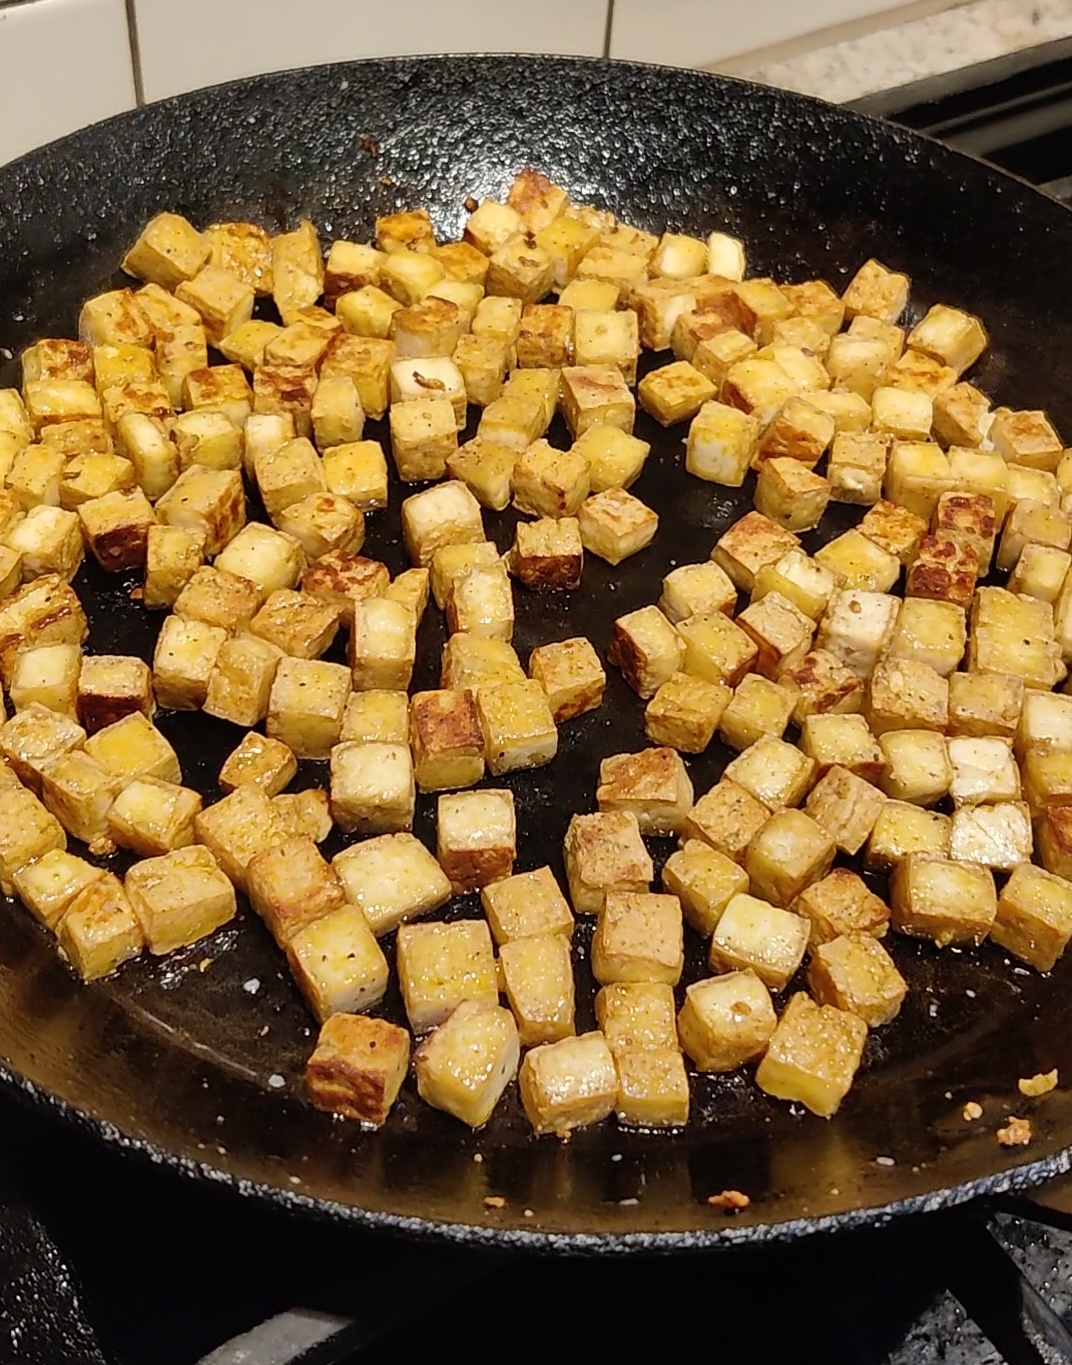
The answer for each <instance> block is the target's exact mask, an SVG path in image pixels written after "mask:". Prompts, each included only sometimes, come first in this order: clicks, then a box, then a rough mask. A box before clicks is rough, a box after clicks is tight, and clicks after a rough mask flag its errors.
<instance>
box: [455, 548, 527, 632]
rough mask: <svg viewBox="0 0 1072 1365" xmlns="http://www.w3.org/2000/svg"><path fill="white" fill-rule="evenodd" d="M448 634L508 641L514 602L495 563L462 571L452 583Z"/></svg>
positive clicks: (501, 568)
mask: <svg viewBox="0 0 1072 1365" xmlns="http://www.w3.org/2000/svg"><path fill="white" fill-rule="evenodd" d="M447 625H448V627H449V629H450V631H451V633H452V634H453V633H455V632H457V631H462V632H464V633H466V634H468V635H477V636H484V637H488V638H491V639H497V640H509V639H511V638H512V636H513V633H514V599H513V593H512V591H511V587H510V578H509V576H508V574H507V572H506V568H505V566H504V565H503V564H502V563H500V562H498V561H497V562H496V563H495V564H489V565H486V566H485V565H477V566H476V567H474V568H471V569H466V570H465V571H464V572H463V573H460V574H459V575H458V577H457V578H456V579H455V580H454V584H453V587H452V591H451V594H450V600H449V602H448V603H447Z"/></svg>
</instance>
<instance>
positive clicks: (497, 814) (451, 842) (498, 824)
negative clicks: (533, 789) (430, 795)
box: [436, 791, 517, 893]
mask: <svg viewBox="0 0 1072 1365" xmlns="http://www.w3.org/2000/svg"><path fill="white" fill-rule="evenodd" d="M516 856H517V822H516V817H515V814H514V798H513V794H512V793H511V792H508V791H479V792H458V793H456V794H454V795H450V796H441V797H440V798H439V802H438V806H437V811H436V857H437V858H438V859H439V863H440V866H441V867H442V868H443V870H444V872H446V874H447V876H448V877H449V878H450V882H451V887H452V889H453V890H454V891H455V892H456V893H458V892H463V891H475V890H476V889H478V888H479V887H482V886H487V884H488V883H489V882H497V881H499V880H500V879H502V878H508V877H509V876H510V874H511V873H512V872H513V870H514V859H515V857H516Z"/></svg>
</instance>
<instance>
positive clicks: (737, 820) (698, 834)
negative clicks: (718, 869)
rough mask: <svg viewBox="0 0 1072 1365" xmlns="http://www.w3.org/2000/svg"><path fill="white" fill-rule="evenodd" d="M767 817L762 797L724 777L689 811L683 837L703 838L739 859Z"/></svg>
mask: <svg viewBox="0 0 1072 1365" xmlns="http://www.w3.org/2000/svg"><path fill="white" fill-rule="evenodd" d="M753 747H754V746H753ZM769 819H770V811H769V810H768V809H767V807H766V806H765V805H764V804H763V803H762V801H759V800H757V798H756V797H754V796H753V795H752V793H751V792H750V791H747V790H746V789H745V788H744V787H742V786H739V785H738V784H737V783H736V782H734V781H733V780H732V779H731V778H726V777H723V778H722V779H721V781H719V782H718V783H716V785H715V786H713V787H712V788H711V790H710V791H709V792H707V793H706V794H705V795H703V796H701V797H700V799H699V801H697V802H696V804H695V805H694V806H693V808H692V810H690V811H689V813H688V815H687V816H686V818H685V826H684V829H683V830H682V838H683V839H685V840H690V839H700V840H703V842H704V843H707V844H709V845H710V846H711V847H712V848H713V849H716V850H717V851H718V852H719V853H724V854H725V855H726V857H728V858H730V859H732V861H733V862H737V863H740V862H743V861H744V856H745V852H746V851H747V849H748V845H749V844H750V843H751V842H752V840H753V838H755V836H756V834H757V833H758V832H759V830H760V829H761V828H762V826H763V825H764V824H766V822H767V820H769Z"/></svg>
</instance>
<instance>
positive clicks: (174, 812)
mask: <svg viewBox="0 0 1072 1365" xmlns="http://www.w3.org/2000/svg"><path fill="white" fill-rule="evenodd" d="M120 780H122V779H120ZM200 810H201V797H200V795H199V794H198V793H197V792H195V791H191V790H190V788H189V787H180V786H177V785H176V784H175V783H172V782H161V781H159V779H157V778H153V777H136V778H135V779H134V780H133V781H132V782H128V783H127V784H126V786H124V787H123V788H122V790H121V791H120V792H119V795H118V796H117V797H116V798H115V800H114V801H113V802H112V804H111V806H110V807H109V810H108V814H107V837H108V838H109V839H110V840H111V841H112V843H113V844H117V845H118V846H119V847H120V848H129V849H130V850H131V851H132V852H134V853H137V854H138V855H140V856H141V857H143V858H152V857H156V856H158V855H163V854H165V853H170V852H171V851H172V850H173V849H178V848H186V847H187V846H188V845H189V844H192V843H193V842H194V820H195V819H196V818H197V815H198V814H199V812H200ZM228 885H230V883H228ZM128 890H129V887H128Z"/></svg>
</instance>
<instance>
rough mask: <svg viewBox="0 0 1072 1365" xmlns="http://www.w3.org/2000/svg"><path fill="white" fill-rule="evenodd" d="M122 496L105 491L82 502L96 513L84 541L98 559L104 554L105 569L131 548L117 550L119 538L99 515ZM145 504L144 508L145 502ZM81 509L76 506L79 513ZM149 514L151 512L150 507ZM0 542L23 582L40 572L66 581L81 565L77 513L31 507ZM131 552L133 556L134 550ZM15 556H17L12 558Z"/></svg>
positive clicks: (130, 528)
mask: <svg viewBox="0 0 1072 1365" xmlns="http://www.w3.org/2000/svg"><path fill="white" fill-rule="evenodd" d="M126 496H128V495H126V494H123V493H109V494H108V495H107V496H106V497H101V498H94V499H92V501H90V502H86V503H84V504H83V506H85V507H87V508H93V509H94V510H95V512H96V515H95V516H91V519H90V526H91V528H92V532H91V531H89V530H87V533H86V534H87V540H88V543H89V546H90V549H91V550H92V551H93V553H94V554H95V555H96V556H97V558H98V559H101V556H102V555H103V556H104V562H103V563H102V567H104V568H106V569H108V568H112V567H113V566H114V564H115V561H116V560H117V559H123V558H128V557H129V555H130V553H131V549H133V547H128V548H127V549H126V551H125V552H124V551H122V550H120V548H119V546H118V545H117V544H116V541H117V540H118V539H120V538H121V537H120V536H117V535H116V534H115V533H114V532H113V531H111V530H110V529H108V528H106V524H105V520H106V519H104V518H102V517H101V515H100V514H101V512H102V511H103V510H106V508H105V506H104V505H105V504H107V509H111V508H114V506H115V504H114V503H113V502H112V501H111V500H112V499H115V498H120V497H126ZM145 505H146V507H148V503H146V504H145ZM81 510H82V509H81V508H79V513H81ZM149 514H150V516H151V515H152V509H151V508H149ZM82 524H84V523H82ZM128 528H129V531H130V532H132V533H133V536H135V537H136V535H137V532H136V530H135V529H134V528H133V527H130V526H129V523H126V525H125V526H124V531H125V532H126V531H127V530H128ZM4 541H5V544H6V546H7V549H8V550H9V551H10V552H11V556H12V557H13V565H14V566H17V567H18V569H19V572H20V573H21V577H22V579H23V580H24V581H28V580H30V579H32V578H40V577H41V575H42V574H55V575H56V576H57V577H59V578H62V579H65V580H66V581H67V582H68V583H69V582H70V581H71V579H72V578H73V577H74V576H75V574H76V573H77V572H78V570H79V568H80V567H81V564H82V530H81V526H80V520H79V516H78V515H76V514H75V513H74V512H65V511H64V510H63V509H62V508H60V507H46V506H40V507H31V508H30V509H29V511H28V512H27V514H26V516H24V517H23V518H22V519H21V520H20V521H18V522H16V523H15V525H14V526H12V528H11V529H10V530H9V531H8V533H7V535H6V536H5V537H4ZM134 553H135V555H136V549H134ZM15 556H20V557H21V558H19V559H14V557H15ZM121 567H124V568H129V567H130V565H129V564H127V563H124V564H122V565H121ZM18 577H19V576H18V575H15V576H14V582H13V583H12V588H11V589H9V591H11V590H12V589H14V588H16V587H18ZM5 596H6V594H5Z"/></svg>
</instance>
